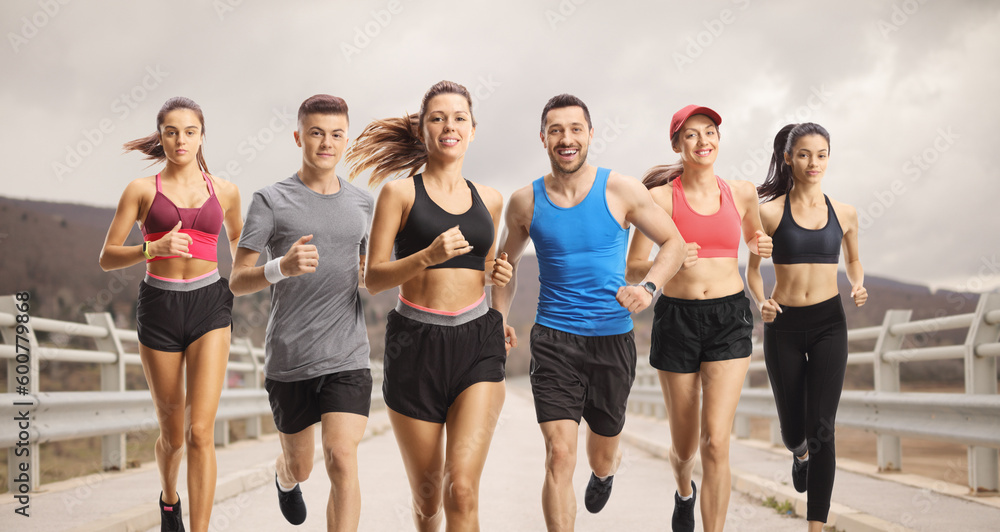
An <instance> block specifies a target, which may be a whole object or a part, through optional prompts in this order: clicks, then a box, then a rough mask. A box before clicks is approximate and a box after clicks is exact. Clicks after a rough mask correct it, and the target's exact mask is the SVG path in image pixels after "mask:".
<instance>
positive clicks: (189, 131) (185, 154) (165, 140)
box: [160, 109, 204, 166]
mask: <svg viewBox="0 0 1000 532" xmlns="http://www.w3.org/2000/svg"><path fill="white" fill-rule="evenodd" d="M203 138H204V137H203V136H202V127H201V120H199V119H198V114H197V113H195V112H194V111H192V110H191V109H174V110H173V111H170V112H169V113H167V114H165V115H164V116H163V122H162V123H161V124H160V144H161V145H162V146H163V154H164V155H165V156H166V158H167V160H168V161H170V162H171V163H173V164H176V165H178V166H184V165H187V164H190V163H192V162H194V161H196V160H197V157H198V150H199V149H201V143H202V140H203Z"/></svg>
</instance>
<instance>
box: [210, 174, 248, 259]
mask: <svg viewBox="0 0 1000 532" xmlns="http://www.w3.org/2000/svg"><path fill="white" fill-rule="evenodd" d="M212 180H213V182H214V183H216V185H215V189H216V190H219V189H221V190H222V192H223V194H222V195H223V198H224V200H225V210H226V216H225V218H224V219H223V224H224V225H225V227H226V238H227V239H229V253H230V254H231V256H232V257H236V248H237V245H238V244H239V243H240V235H241V234H242V233H243V214H242V212H243V210H242V207H241V205H240V189H239V188H237V187H236V185H234V184H233V183H230V182H228V181H223V180H221V179H217V178H214V177H213V178H212ZM234 262H235V261H234Z"/></svg>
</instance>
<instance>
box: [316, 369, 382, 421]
mask: <svg viewBox="0 0 1000 532" xmlns="http://www.w3.org/2000/svg"><path fill="white" fill-rule="evenodd" d="M320 379H321V384H320V385H319V392H318V394H317V397H316V398H315V401H316V409H317V410H318V413H319V415H320V416H324V415H325V414H328V413H346V414H356V415H359V416H362V417H365V418H366V419H367V417H368V413H369V411H370V410H371V406H372V372H371V370H370V369H367V368H366V369H355V370H348V371H341V372H337V373H331V374H329V375H323V376H322V377H320Z"/></svg>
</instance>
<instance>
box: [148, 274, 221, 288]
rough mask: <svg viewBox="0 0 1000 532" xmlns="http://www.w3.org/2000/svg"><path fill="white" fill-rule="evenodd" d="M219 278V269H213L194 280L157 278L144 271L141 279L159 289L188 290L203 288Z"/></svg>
mask: <svg viewBox="0 0 1000 532" xmlns="http://www.w3.org/2000/svg"><path fill="white" fill-rule="evenodd" d="M221 278H222V276H220V275H219V270H215V271H213V272H211V273H209V274H208V275H206V276H204V277H202V278H200V279H198V280H196V281H182V280H166V279H158V278H156V277H153V276H151V275H149V272H146V277H144V278H143V279H142V282H144V283H146V284H148V285H149V286H152V287H153V288H159V289H160V290H170V291H172V292H190V291H192V290H197V289H199V288H205V287H206V286H209V285H211V284H214V283H215V282H217V281H218V280H219V279H221Z"/></svg>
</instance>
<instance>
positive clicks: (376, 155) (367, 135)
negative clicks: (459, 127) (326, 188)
mask: <svg viewBox="0 0 1000 532" xmlns="http://www.w3.org/2000/svg"><path fill="white" fill-rule="evenodd" d="M441 94H458V95H459V96H462V97H464V98H465V101H466V102H468V103H469V115H470V116H471V115H472V96H471V95H470V94H469V91H468V89H466V88H465V87H464V86H462V85H460V84H458V83H455V82H453V81H439V82H437V83H435V84H434V86H433V87H431V88H430V90H428V91H427V93H426V94H424V98H423V100H421V102H420V112H419V113H416V114H408V115H404V116H402V117H393V118H385V119H382V120H376V121H374V122H372V123H371V124H368V125H367V126H366V127H365V129H364V131H362V132H361V134H360V135H358V138H357V139H356V140H355V141H354V144H352V145H351V147H350V148H348V150H347V153H346V154H345V156H344V157H345V159H346V161H347V162H348V164H350V165H351V173H350V174H349V176H348V179H349V180H351V181H353V180H354V179H355V178H356V177H358V176H359V175H360V174H361V173H362V172H364V171H365V170H368V169H371V171H372V173H371V175H370V176H369V177H368V186H369V188H375V187H377V186H378V185H379V184H381V183H382V182H383V181H385V180H387V179H390V178H392V177H394V176H397V175H399V174H402V173H403V172H408V174H407V177H413V176H415V175H416V174H417V172H419V171H420V169H421V168H422V167H423V166H424V164H426V163H427V146H426V145H425V144H424V141H423V138H422V134H421V132H422V131H423V128H424V116H425V115H426V114H427V104H428V102H430V101H431V99H432V98H434V97H435V96H439V95H441ZM472 127H476V118H475V116H472Z"/></svg>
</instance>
